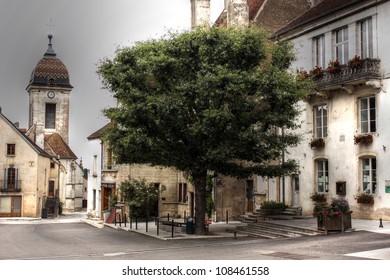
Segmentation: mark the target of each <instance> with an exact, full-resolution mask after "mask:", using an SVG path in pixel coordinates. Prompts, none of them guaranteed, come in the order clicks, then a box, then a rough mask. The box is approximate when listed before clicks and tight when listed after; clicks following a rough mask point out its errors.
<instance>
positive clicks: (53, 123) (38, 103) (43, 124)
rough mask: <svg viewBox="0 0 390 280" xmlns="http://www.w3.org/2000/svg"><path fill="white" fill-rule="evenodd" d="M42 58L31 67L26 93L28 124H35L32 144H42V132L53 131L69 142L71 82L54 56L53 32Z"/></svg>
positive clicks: (49, 132)
mask: <svg viewBox="0 0 390 280" xmlns="http://www.w3.org/2000/svg"><path fill="white" fill-rule="evenodd" d="M48 38H49V44H48V48H47V51H46V53H45V54H44V56H43V58H42V59H41V60H40V61H39V62H38V64H37V65H36V66H35V68H34V70H33V71H32V74H31V78H30V82H29V85H28V86H27V89H26V90H27V92H28V94H29V127H33V126H36V127H35V130H36V133H35V137H36V140H35V142H36V144H37V145H39V146H40V147H42V148H43V145H44V139H43V137H44V135H50V134H53V133H57V134H59V135H60V136H61V138H62V139H63V140H64V142H65V143H66V144H69V96H70V92H71V90H72V88H73V87H72V86H71V84H70V82H69V73H68V70H67V69H66V67H65V65H64V64H63V63H62V61H61V60H59V59H58V58H57V57H56V56H57V54H56V53H55V51H54V49H53V46H52V39H53V36H52V35H49V36H48Z"/></svg>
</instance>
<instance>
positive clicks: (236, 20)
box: [225, 0, 249, 28]
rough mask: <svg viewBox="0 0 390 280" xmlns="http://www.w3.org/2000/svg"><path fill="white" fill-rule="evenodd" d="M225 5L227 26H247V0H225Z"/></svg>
mask: <svg viewBox="0 0 390 280" xmlns="http://www.w3.org/2000/svg"><path fill="white" fill-rule="evenodd" d="M225 5H227V27H235V28H245V27H248V25H249V7H248V3H247V0H225Z"/></svg>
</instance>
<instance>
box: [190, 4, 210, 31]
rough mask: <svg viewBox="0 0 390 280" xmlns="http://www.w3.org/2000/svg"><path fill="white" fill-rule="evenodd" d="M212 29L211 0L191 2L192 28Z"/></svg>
mask: <svg viewBox="0 0 390 280" xmlns="http://www.w3.org/2000/svg"><path fill="white" fill-rule="evenodd" d="M198 26H204V27H210V0H191V28H195V27H198Z"/></svg>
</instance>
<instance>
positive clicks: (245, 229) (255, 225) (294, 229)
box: [234, 207, 323, 239]
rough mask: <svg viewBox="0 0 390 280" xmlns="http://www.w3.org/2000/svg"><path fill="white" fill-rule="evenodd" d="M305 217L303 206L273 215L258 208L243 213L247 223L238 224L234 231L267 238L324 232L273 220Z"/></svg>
mask: <svg viewBox="0 0 390 280" xmlns="http://www.w3.org/2000/svg"><path fill="white" fill-rule="evenodd" d="M304 218H305V217H303V216H302V208H300V207H291V208H287V209H286V210H285V211H283V212H281V213H279V214H272V215H265V214H264V212H263V211H261V210H256V211H255V212H253V213H247V214H245V215H242V216H241V222H242V223H244V224H246V225H242V226H237V227H236V229H235V230H234V231H235V232H236V233H239V234H243V235H248V236H252V237H257V238H267V239H276V238H296V237H301V236H312V235H318V234H322V233H323V232H321V231H317V230H313V229H308V228H302V227H298V226H292V225H287V224H283V223H276V222H272V221H276V220H279V221H281V220H294V219H304Z"/></svg>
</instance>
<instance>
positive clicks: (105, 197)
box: [101, 184, 115, 217]
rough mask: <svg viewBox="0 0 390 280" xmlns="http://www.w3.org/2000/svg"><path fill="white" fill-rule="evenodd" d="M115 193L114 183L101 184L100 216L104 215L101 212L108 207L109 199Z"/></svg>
mask: <svg viewBox="0 0 390 280" xmlns="http://www.w3.org/2000/svg"><path fill="white" fill-rule="evenodd" d="M114 194H115V187H114V185H109V184H106V185H102V209H101V211H102V213H101V214H102V215H101V217H104V215H103V213H104V211H105V210H109V209H110V200H111V199H112V198H113V195H114Z"/></svg>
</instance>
